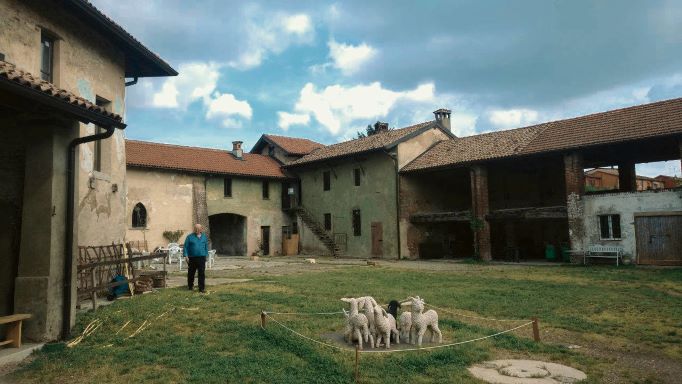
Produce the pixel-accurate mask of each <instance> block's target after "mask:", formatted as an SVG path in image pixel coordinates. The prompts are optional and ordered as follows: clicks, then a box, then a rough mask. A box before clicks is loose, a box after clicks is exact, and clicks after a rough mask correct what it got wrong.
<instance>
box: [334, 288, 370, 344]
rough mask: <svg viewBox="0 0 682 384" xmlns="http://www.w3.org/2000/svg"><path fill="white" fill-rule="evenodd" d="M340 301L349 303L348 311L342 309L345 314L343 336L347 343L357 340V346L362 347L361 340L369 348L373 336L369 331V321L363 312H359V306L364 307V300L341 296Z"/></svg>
mask: <svg viewBox="0 0 682 384" xmlns="http://www.w3.org/2000/svg"><path fill="white" fill-rule="evenodd" d="M341 301H343V302H345V303H349V304H350V313H347V312H346V310H345V309H344V310H343V312H344V315H345V316H346V331H345V332H344V337H345V339H346V341H347V342H348V343H352V342H353V340H357V341H358V348H359V349H362V341H363V340H364V341H365V343H369V345H370V347H371V348H374V336H373V335H372V334H370V332H369V321H368V320H367V316H365V314H364V313H360V312H359V310H360V308H362V307H364V305H365V301H364V300H362V301H359V300H358V299H353V298H345V297H344V298H342V299H341Z"/></svg>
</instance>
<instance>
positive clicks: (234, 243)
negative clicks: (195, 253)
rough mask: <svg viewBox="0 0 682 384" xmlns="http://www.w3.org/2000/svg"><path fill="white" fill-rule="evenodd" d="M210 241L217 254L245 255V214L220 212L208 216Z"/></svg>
mask: <svg viewBox="0 0 682 384" xmlns="http://www.w3.org/2000/svg"><path fill="white" fill-rule="evenodd" d="M208 221H209V227H210V228H211V235H210V236H211V243H212V244H213V249H215V250H216V251H218V254H220V255H225V256H245V255H246V216H241V215H237V214H233V213H220V214H217V215H211V216H209V217H208Z"/></svg>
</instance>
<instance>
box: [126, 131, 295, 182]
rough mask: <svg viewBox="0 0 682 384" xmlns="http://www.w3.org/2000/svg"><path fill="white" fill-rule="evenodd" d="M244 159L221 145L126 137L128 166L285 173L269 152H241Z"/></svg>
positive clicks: (270, 174)
mask: <svg viewBox="0 0 682 384" xmlns="http://www.w3.org/2000/svg"><path fill="white" fill-rule="evenodd" d="M243 159H244V160H239V159H237V158H235V157H234V156H233V155H232V153H231V152H230V151H225V150H220V149H211V148H198V147H185V146H180V145H171V144H160V143H151V142H146V141H137V140H126V163H127V164H128V165H130V166H138V167H145V168H159V169H173V170H179V171H189V172H199V173H212V174H224V175H235V176H247V177H267V178H285V177H286V176H285V175H284V173H283V172H282V169H281V168H280V165H279V163H277V161H275V160H274V159H272V158H270V157H269V156H264V155H257V154H252V153H244V154H243Z"/></svg>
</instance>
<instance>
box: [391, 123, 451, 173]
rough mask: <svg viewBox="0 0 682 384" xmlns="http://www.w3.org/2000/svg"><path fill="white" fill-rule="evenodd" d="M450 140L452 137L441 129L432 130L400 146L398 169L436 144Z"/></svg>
mask: <svg viewBox="0 0 682 384" xmlns="http://www.w3.org/2000/svg"><path fill="white" fill-rule="evenodd" d="M448 139H450V136H448V135H447V134H446V133H445V132H443V131H442V130H440V129H439V128H432V129H430V130H428V131H426V132H423V133H421V134H419V135H418V136H415V137H413V138H411V139H409V140H405V141H404V142H402V143H400V144H398V168H399V169H400V168H402V167H404V166H405V165H407V164H408V163H409V162H410V161H412V160H414V159H415V158H416V157H417V156H419V155H421V154H422V153H424V152H425V151H426V150H427V149H429V148H430V147H431V146H432V145H434V144H435V143H437V142H439V141H442V140H448Z"/></svg>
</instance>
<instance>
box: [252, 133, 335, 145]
mask: <svg viewBox="0 0 682 384" xmlns="http://www.w3.org/2000/svg"><path fill="white" fill-rule="evenodd" d="M263 136H266V137H279V138H283V139H294V140H305V141H310V142H311V143H315V144H321V145H324V144H322V143H320V142H317V141H315V140H311V139H309V138H307V137H296V136H283V135H275V134H272V133H264V134H263Z"/></svg>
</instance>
